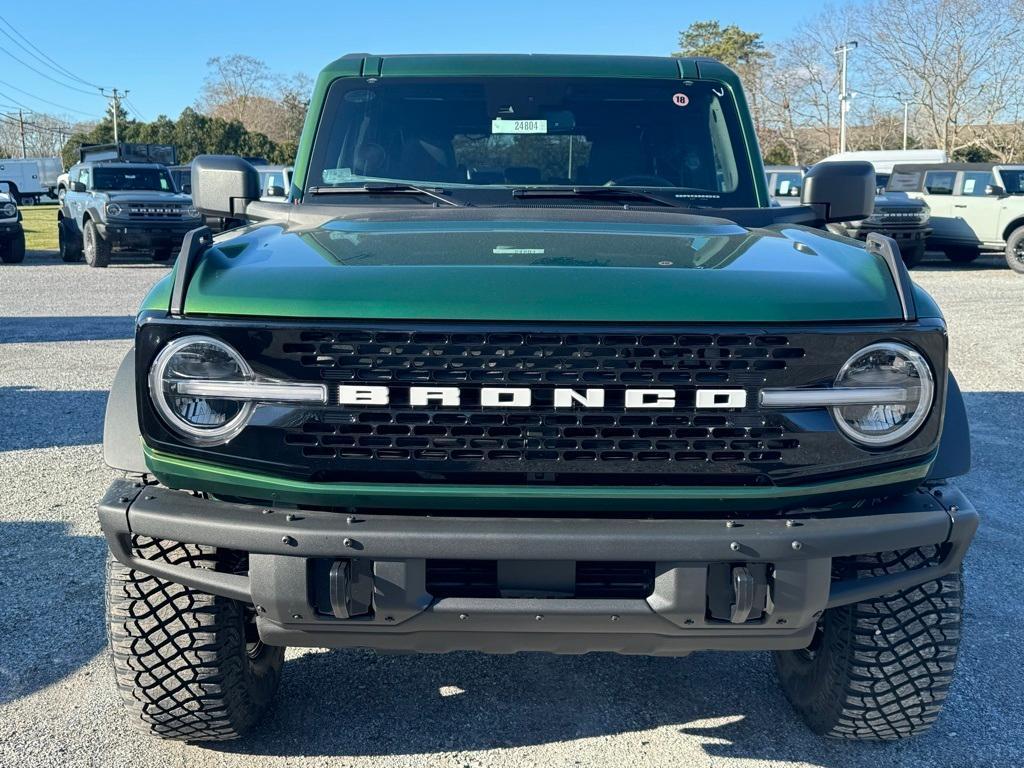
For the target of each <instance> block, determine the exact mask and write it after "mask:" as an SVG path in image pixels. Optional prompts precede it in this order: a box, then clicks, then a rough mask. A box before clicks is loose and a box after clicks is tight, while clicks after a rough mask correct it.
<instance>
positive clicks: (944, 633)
mask: <svg viewBox="0 0 1024 768" xmlns="http://www.w3.org/2000/svg"><path fill="white" fill-rule="evenodd" d="M934 554H935V548H934V547H930V548H922V549H914V550H907V551H903V552H883V553H879V554H877V555H865V556H861V557H858V558H854V559H851V560H849V561H845V562H844V563H843V564H842V565H841V566H839V567H840V568H842V569H844V571H845V573H844V577H847V578H848V577H850V576H852V575H853V574H854V573H857V575H859V576H861V577H868V576H874V575H881V574H885V573H897V572H901V571H905V570H907V569H909V568H914V567H920V565H921V564H922V563H923V562H924V560H925V559H928V558H932V557H934ZM962 596H963V584H962V578H961V573H960V572H959V571H957V572H955V573H951V574H949V575H946V576H943V577H941V578H939V579H936V580H935V581H930V582H928V583H926V584H922V585H921V586H919V587H913V588H911V589H907V590H905V591H903V592H897V593H895V594H891V595H885V596H883V597H879V598H874V599H871V600H865V601H863V602H860V603H855V604H853V605H847V606H841V607H839V608H832V609H830V610H827V611H825V614H824V616H823V617H822V618H821V620H820V621H819V623H818V628H817V632H816V634H815V639H814V641H813V642H812V644H811V646H810V647H809V648H808V649H807V650H800V651H776V652H775V653H774V654H773V655H774V657H775V669H776V673H777V674H778V678H779V682H780V683H781V685H782V690H783V692H784V693H785V694H786V698H788V699H789V701H790V703H791V704H792V705H793V708H794V709H796V711H797V712H798V713H799V714H800V716H801V717H802V718H803V719H804V720H805V721H806V723H807V724H808V725H809V726H810V728H811V729H812V730H813V731H814V732H815V733H817V734H820V735H823V736H830V737H833V738H841V739H858V740H866V741H891V740H896V739H903V738H907V737H909V736H915V735H917V734H919V733H922V732H924V731H926V730H928V729H929V728H930V727H931V726H932V724H933V723H934V722H935V720H936V719H937V718H938V716H939V713H940V711H941V710H942V705H943V703H944V701H945V699H946V695H947V693H948V692H949V684H950V681H951V680H952V678H953V668H954V666H955V664H956V656H957V650H958V648H959V645H960V623H961V616H962V610H963V604H962Z"/></svg>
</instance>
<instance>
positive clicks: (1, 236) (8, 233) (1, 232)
mask: <svg viewBox="0 0 1024 768" xmlns="http://www.w3.org/2000/svg"><path fill="white" fill-rule="evenodd" d="M23 231H24V229H23V227H22V224H21V222H20V221H5V222H0V240H11V239H13V238H15V237H17V236H18V235H20V234H21V233H22V232H23Z"/></svg>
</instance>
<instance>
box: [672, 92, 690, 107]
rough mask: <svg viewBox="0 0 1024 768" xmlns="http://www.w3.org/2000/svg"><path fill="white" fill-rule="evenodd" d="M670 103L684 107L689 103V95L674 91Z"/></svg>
mask: <svg viewBox="0 0 1024 768" xmlns="http://www.w3.org/2000/svg"><path fill="white" fill-rule="evenodd" d="M672 103H673V104H675V105H676V106H677V107H685V106H686V105H687V104H689V103H690V97H689V96H687V95H686V94H685V93H674V94H672Z"/></svg>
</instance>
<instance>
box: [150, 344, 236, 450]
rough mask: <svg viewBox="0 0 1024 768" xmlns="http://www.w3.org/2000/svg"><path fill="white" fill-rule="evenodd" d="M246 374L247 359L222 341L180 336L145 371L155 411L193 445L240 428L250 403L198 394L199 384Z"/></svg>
mask: <svg viewBox="0 0 1024 768" xmlns="http://www.w3.org/2000/svg"><path fill="white" fill-rule="evenodd" d="M252 379H253V372H252V369H251V368H250V367H249V364H248V363H246V362H245V360H243V359H242V356H241V355H239V354H238V352H236V351H235V350H234V349H232V348H231V347H230V346H228V345H227V344H225V343H224V342H223V341H220V340H219V339H214V338H211V337H209V336H184V337H182V338H180V339H176V340H175V341H172V342H171V343H170V344H168V345H167V346H166V347H164V349H163V350H162V351H161V352H160V354H159V355H157V358H156V360H155V361H154V362H153V367H152V368H151V369H150V371H149V393H150V396H151V397H152V399H153V403H154V404H155V405H156V409H157V411H158V412H159V413H160V415H161V416H162V417H163V418H164V419H165V420H166V421H167V423H168V424H169V425H170V426H171V427H172V428H173V429H174V430H175V431H176V432H178V433H180V434H181V435H183V436H184V437H186V438H188V439H189V440H190V441H191V442H193V443H196V444H199V445H216V444H218V443H226V442H227V441H228V440H230V439H231V438H232V437H234V436H235V435H237V434H238V433H239V432H241V431H242V429H244V428H245V425H246V424H247V423H248V421H249V418H250V416H251V415H252V411H253V408H254V404H253V402H252V401H251V400H244V399H228V398H225V397H223V396H210V395H204V394H203V392H202V386H201V385H202V384H204V383H209V382H217V383H221V382H223V383H231V382H235V383H244V382H249V381H252ZM197 385H199V386H197Z"/></svg>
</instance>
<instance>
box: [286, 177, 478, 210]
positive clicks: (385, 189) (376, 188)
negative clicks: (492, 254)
mask: <svg viewBox="0 0 1024 768" xmlns="http://www.w3.org/2000/svg"><path fill="white" fill-rule="evenodd" d="M306 191H307V192H308V193H309V194H311V195H345V194H364V195H367V194H369V195H409V194H412V195H425V196H427V197H430V198H433V199H434V200H438V201H440V202H442V203H444V204H445V205H451V206H454V207H455V208H461V207H462V203H458V202H456V201H455V200H449V199H448V198H447V197H444V195H445V194H446V191H445V190H444V189H441V188H439V187H420V186H417V185H416V184H403V183H397V182H395V183H392V182H389V181H368V182H366V183H365V184H360V185H359V186H357V187H310V188H309V189H307V190H306Z"/></svg>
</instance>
